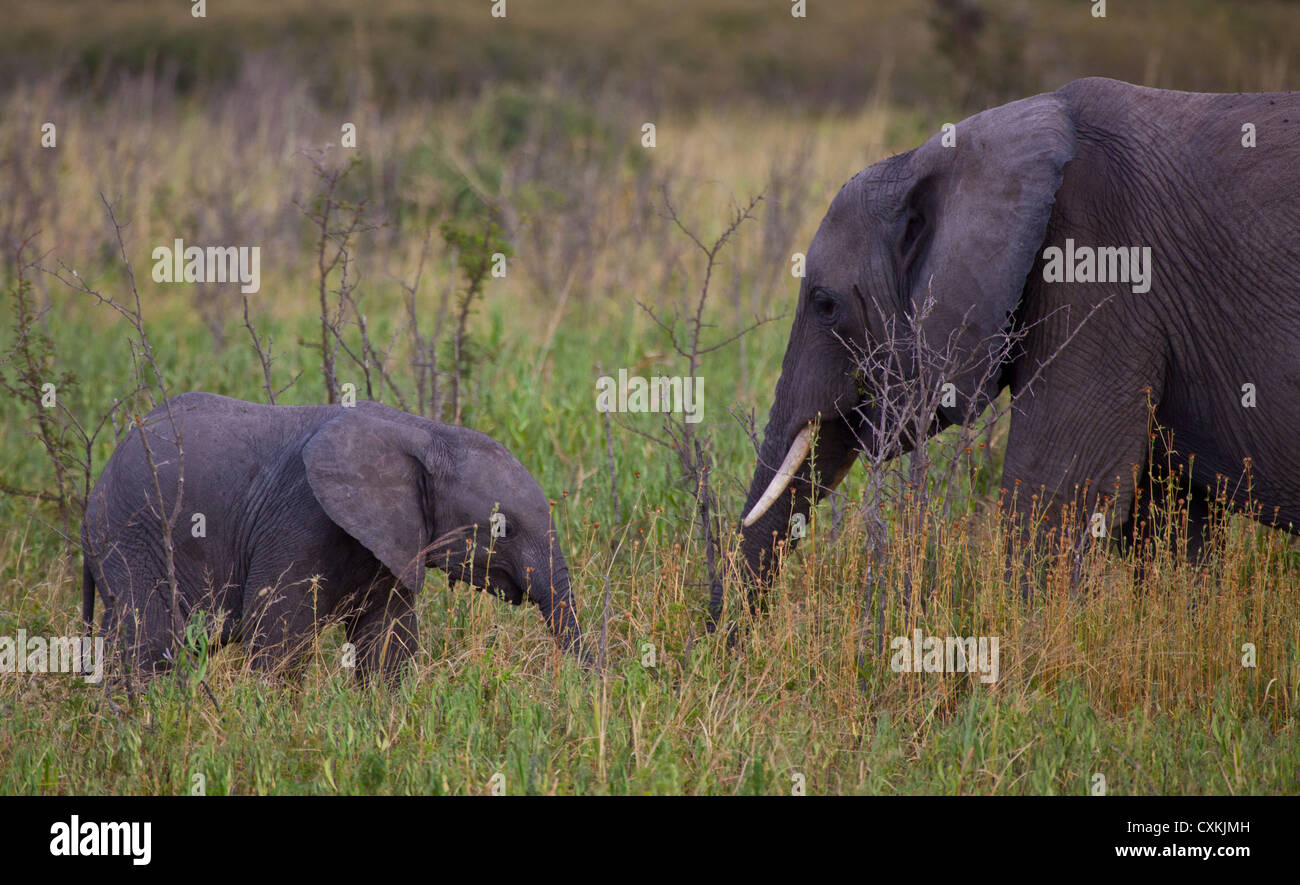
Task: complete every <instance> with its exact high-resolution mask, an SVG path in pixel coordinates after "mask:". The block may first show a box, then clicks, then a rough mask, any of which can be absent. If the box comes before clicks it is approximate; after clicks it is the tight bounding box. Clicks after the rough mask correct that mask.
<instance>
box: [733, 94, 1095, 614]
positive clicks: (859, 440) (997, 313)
mask: <svg viewBox="0 0 1300 885" xmlns="http://www.w3.org/2000/svg"><path fill="white" fill-rule="evenodd" d="M954 139H955V143H954ZM1073 155H1074V127H1073V124H1072V122H1071V120H1070V117H1069V114H1068V111H1067V108H1066V106H1065V104H1064V102H1063V101H1062V100H1061V99H1060V98H1058V97H1056V96H1054V95H1040V96H1036V97H1034V98H1030V99H1025V100H1024V101H1018V102H1014V103H1012V104H1009V105H1005V106H1003V107H1000V108H996V109H994V110H990V111H985V112H984V113H981V114H977V115H976V116H974V117H971V118H969V119H967V120H965V121H963V122H962V123H960V124H959V125H958V126H957V127H956V129H955V131H949V132H947V133H941V134H939V135H936V136H935V137H934V138H931V139H930V140H929V141H928V142H926V143H925V144H924V145H922V146H921V147H919V148H917V149H916V150H913V151H911V152H909V153H906V154H902V155H899V156H895V157H891V158H890V159H888V160H885V161H883V162H881V163H877V164H876V165H874V166H871V167H870V168H868V169H866V170H864V171H862V172H860V173H859V174H857V175H856V176H854V177H853V178H852V179H851V180H850V181H849V182H848V183H847V184H845V185H844V186H843V187H842V188H841V189H840V191H839V193H838V194H837V195H836V197H835V199H834V200H833V201H832V202H831V206H830V209H829V210H828V211H827V213H826V217H825V218H824V219H823V220H822V223H821V226H820V228H819V229H818V231H817V234H816V236H815V237H814V238H813V242H812V245H811V247H810V248H809V250H808V257H807V267H806V273H805V276H804V279H803V282H802V284H801V286H800V290H799V303H798V307H797V309H796V311H795V317H794V326H793V328H792V329H791V331H790V342H789V344H788V345H787V348H786V352H785V360H784V362H783V363H782V366H781V377H780V380H779V381H778V382H777V385H776V393H775V395H774V397H773V401H772V408H771V412H770V415H769V419H768V424H767V429H766V431H765V435H764V439H763V443H762V446H761V448H760V452H759V457H758V464H757V466H756V468H755V470H754V476H753V479H752V481H751V483H750V489H749V496H748V499H747V501H746V504H745V511H744V513H745V515H744V518H743V524H742V532H743V543H742V551H743V554H744V558H745V562H746V565H747V567H748V570H749V572H750V575H749V578H750V579H751V581H753V582H754V583H751V588H752V589H754V590H756V589H757V588H758V587H759V586H761V584H762V582H764V581H766V580H767V579H768V578H770V576H771V575H772V569H773V565H774V563H773V556H772V554H773V550H774V547H775V545H776V543H778V542H779V541H781V540H782V539H784V538H785V537H786V536H787V533H788V528H789V525H790V522H791V519H792V517H793V515H794V514H796V513H798V514H803V515H804V516H806V515H807V512H808V508H809V507H810V506H811V503H812V502H813V501H815V500H816V499H817V498H818V497H820V495H821V494H824V493H825V492H828V491H830V490H831V489H833V488H834V487H835V486H836V484H838V483H839V482H840V480H842V479H843V477H844V475H845V474H846V473H848V471H849V469H850V468H851V467H852V466H853V462H854V460H855V459H856V457H857V455H858V453H859V452H862V451H864V450H865V451H869V452H872V453H874V454H882V453H883V454H884V455H885V456H893V455H897V454H901V453H902V452H904V451H906V450H907V449H908V448H909V447H910V446H911V445H912V444H914V443H915V442H916V441H917V440H919V439H924V438H925V436H927V435H928V434H929V433H933V432H935V431H936V430H938V429H940V428H941V427H942V426H944V425H945V424H947V423H950V422H954V421H961V420H964V419H965V418H967V417H968V416H971V415H972V414H978V412H979V411H980V410H981V409H982V407H983V406H984V404H986V403H987V402H988V401H989V400H990V399H992V398H995V397H996V395H997V391H998V389H999V387H1000V386H1001V381H1000V374H1001V373H1000V368H1001V363H1002V362H1003V361H1004V359H1005V353H1006V350H1005V343H1006V340H1007V334H1006V333H1007V330H1008V328H1009V325H1010V322H1011V320H1010V317H1011V316H1012V315H1013V314H1014V312H1015V310H1016V308H1017V306H1018V304H1019V303H1020V300H1021V294H1022V292H1023V290H1024V289H1025V281H1026V277H1027V276H1028V274H1029V271H1030V269H1031V268H1032V266H1033V264H1034V260H1035V256H1036V255H1037V253H1038V250H1039V248H1040V246H1041V244H1042V243H1043V240H1044V236H1045V233H1046V228H1047V224H1048V220H1049V217H1050V215H1051V212H1052V204H1053V201H1054V199H1055V196H1056V193H1057V189H1058V188H1059V187H1060V184H1061V180H1062V175H1063V169H1064V166H1065V164H1066V162H1067V161H1068V160H1069V159H1070V158H1071V157H1072V156H1073ZM949 383H950V384H951V385H953V386H952V387H951V388H946V390H947V391H948V392H949V394H950V396H949V403H948V404H947V405H945V406H942V407H939V408H937V410H936V409H935V406H938V403H937V402H934V401H931V402H933V405H932V406H931V407H930V411H929V414H928V415H925V416H922V417H921V418H920V419H919V420H918V421H917V422H916V426H917V427H918V428H919V432H910V431H909V430H908V429H906V428H891V427H889V423H890V420H891V415H890V408H891V405H897V402H896V400H895V397H896V396H897V395H898V394H899V393H900V391H903V390H905V389H906V387H907V385H909V384H910V385H911V387H912V388H913V389H917V388H920V389H925V390H930V389H934V388H940V387H942V385H944V384H949ZM951 394H955V396H952V395H951ZM954 401H955V404H954ZM882 429H883V430H884V431H885V433H884V434H882V432H881V431H882ZM814 434H816V440H815V441H814V440H813V436H814ZM882 437H883V438H882ZM810 452H811V454H810ZM814 477H816V479H817V483H816V485H815V487H814V483H813V478H814ZM755 599H756V596H754V595H751V604H752V603H753V601H754V600H755ZM720 602H721V600H719V599H716V598H715V599H714V600H713V604H714V609H715V611H716V608H717V606H718V605H719V604H720Z"/></svg>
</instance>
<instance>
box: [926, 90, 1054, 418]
mask: <svg viewBox="0 0 1300 885" xmlns="http://www.w3.org/2000/svg"><path fill="white" fill-rule="evenodd" d="M954 140H955V141H954ZM1074 150H1075V140H1074V124H1073V122H1072V121H1071V119H1070V116H1069V112H1068V109H1067V107H1066V104H1065V102H1064V100H1063V99H1061V98H1060V97H1058V96H1055V95H1051V94H1047V95H1038V96H1034V97H1033V98H1026V99H1024V100H1022V101H1016V102H1012V103H1011V104H1008V105H1004V106H1002V107H998V108H993V109H992V110H988V111H984V112H982V113H979V114H976V115H975V116H973V117H970V118H969V119H967V120H964V121H962V122H961V123H959V124H957V127H956V130H955V131H949V132H947V133H940V134H939V135H936V136H935V137H933V138H931V139H930V140H929V141H928V142H926V143H925V144H924V145H922V146H921V147H919V148H917V150H916V151H915V152H914V153H913V155H912V156H911V158H910V162H911V163H912V164H913V165H912V169H913V180H914V181H915V184H914V185H913V187H912V188H911V191H910V193H909V194H908V197H907V207H906V212H905V219H904V220H903V222H902V228H903V238H904V242H903V246H902V253H901V254H902V255H903V260H904V261H905V262H906V266H905V267H904V268H903V272H904V274H905V276H904V279H905V280H906V285H907V286H909V287H910V294H911V305H910V307H911V310H912V311H913V312H914V315H915V316H917V317H920V318H921V322H920V328H921V329H922V330H923V332H924V334H925V339H926V347H927V348H928V349H929V350H930V352H931V353H932V354H934V353H939V354H942V355H943V357H942V360H941V361H942V362H943V363H946V366H945V367H944V368H943V369H940V370H939V371H941V372H942V373H943V374H944V376H945V377H943V378H942V379H941V380H943V381H951V382H952V383H954V384H955V386H956V388H957V391H958V392H959V394H960V395H961V397H962V398H963V400H964V402H962V403H961V404H960V408H958V409H956V410H949V413H948V417H949V418H950V419H951V420H955V421H961V420H963V419H964V418H966V417H967V416H966V414H965V413H966V410H967V407H969V406H973V408H974V411H975V412H978V411H979V410H981V409H982V408H983V407H984V405H985V404H987V402H988V401H989V400H990V399H991V398H993V397H995V396H996V395H997V389H998V385H997V368H996V365H995V364H994V363H995V362H996V360H997V358H998V357H999V356H1000V355H1002V354H1003V353H1004V349H1005V347H1006V343H1007V342H1006V336H1005V334H1004V333H1005V330H1006V329H1007V327H1008V325H1009V319H1008V315H1009V314H1010V313H1011V312H1012V311H1014V310H1015V309H1016V307H1017V305H1018V304H1019V303H1020V296H1021V293H1022V292H1023V291H1024V288H1025V281H1026V278H1027V277H1028V275H1029V272H1030V270H1031V269H1032V268H1033V266H1034V260H1035V258H1036V257H1037V254H1038V251H1039V249H1040V248H1041V247H1042V245H1043V239H1044V237H1045V235H1046V231H1047V223H1048V219H1049V218H1050V217H1051V214H1052V204H1053V202H1054V201H1055V199H1056V192H1057V190H1058V189H1059V188H1060V186H1061V178H1062V176H1063V174H1064V169H1065V164H1066V163H1067V162H1069V160H1070V159H1072V158H1073V157H1074ZM927 302H928V303H927ZM972 417H973V416H972Z"/></svg>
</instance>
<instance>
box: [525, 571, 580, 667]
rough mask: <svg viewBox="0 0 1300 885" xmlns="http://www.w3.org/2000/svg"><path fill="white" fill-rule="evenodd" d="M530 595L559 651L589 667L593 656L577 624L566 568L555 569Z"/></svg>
mask: <svg viewBox="0 0 1300 885" xmlns="http://www.w3.org/2000/svg"><path fill="white" fill-rule="evenodd" d="M530 595H531V596H532V598H533V601H534V602H536V603H537V607H538V608H539V609H541V613H542V620H543V621H545V622H546V626H547V627H548V628H550V631H551V633H552V635H554V636H555V643H556V645H558V646H559V647H560V649H561V650H562V651H566V652H572V653H573V654H575V655H577V657H578V659H579V660H580V661H581V662H582V664H583V666H584V667H590V666H591V665H592V658H591V655H590V653H589V652H588V651H587V650H586V648H585V647H584V645H583V642H582V627H581V626H580V625H579V624H578V613H577V611H576V610H575V609H576V606H575V605H574V599H573V589H572V587H571V585H570V583H569V569H568V567H567V566H561V567H559V568H558V569H556V570H555V572H554V574H553V575H552V577H551V581H550V582H549V584H547V583H545V582H544V583H543V585H542V587H541V588H540V589H539V590H533V591H532V592H531V593H530Z"/></svg>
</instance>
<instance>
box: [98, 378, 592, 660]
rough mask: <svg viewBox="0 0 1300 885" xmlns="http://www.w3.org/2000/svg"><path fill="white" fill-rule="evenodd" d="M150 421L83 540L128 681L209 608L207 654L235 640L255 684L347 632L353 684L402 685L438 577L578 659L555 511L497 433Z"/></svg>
mask: <svg viewBox="0 0 1300 885" xmlns="http://www.w3.org/2000/svg"><path fill="white" fill-rule="evenodd" d="M142 425H143V427H144V430H143V431H142V430H141V428H140V427H137V428H135V429H133V430H132V431H131V433H130V434H129V435H128V436H127V437H126V439H125V440H123V442H122V443H121V444H120V445H119V446H118V448H117V450H116V451H115V452H114V453H113V456H112V457H111V458H110V459H109V461H108V464H107V465H106V466H105V467H104V472H103V475H102V476H100V478H99V482H98V483H97V484H96V486H95V489H94V491H93V492H92V493H91V496H90V501H89V505H88V507H87V510H86V517H85V522H84V523H83V525H82V531H81V540H82V549H83V551H84V552H85V566H84V587H83V592H82V614H83V617H84V618H85V620H86V623H87V625H88V626H90V625H91V623H92V619H93V617H94V606H95V593H96V591H98V593H99V595H100V598H101V599H102V600H103V601H104V605H105V608H106V611H105V613H104V618H103V623H102V626H101V629H102V631H103V633H104V634H105V635H106V636H108V637H110V639H114V638H116V639H120V643H121V645H120V649H121V652H122V654H123V655H124V656H125V658H126V662H127V663H128V664H130V665H133V666H134V668H136V669H138V670H140V671H142V672H144V673H149V672H152V671H154V670H157V669H160V668H162V667H165V666H166V663H167V660H168V651H169V649H170V648H171V647H172V645H173V639H174V636H175V632H174V631H175V630H176V629H177V628H178V627H179V626H181V625H184V624H186V623H188V622H189V620H190V617H191V614H192V612H194V611H196V610H202V611H204V612H206V613H207V618H208V619H209V626H210V632H211V634H212V637H211V638H212V640H213V641H214V642H215V643H220V642H228V641H240V642H242V643H243V644H244V646H245V648H246V649H247V651H248V657H249V660H250V662H251V663H252V665H253V666H254V667H257V668H259V669H263V670H271V669H275V668H277V667H280V666H282V665H284V664H286V663H290V662H293V661H295V660H297V659H299V658H300V655H301V653H302V651H303V650H304V649H305V647H306V646H307V644H308V642H309V640H310V639H311V638H312V637H313V635H314V634H315V632H316V630H317V629H318V628H319V627H320V625H321V624H322V622H325V621H332V620H341V621H342V623H343V624H344V626H345V628H346V631H347V639H348V641H349V642H350V643H352V644H353V645H354V646H355V649H356V670H357V674H358V675H359V676H360V677H361V678H362V679H366V678H367V677H369V676H371V675H372V674H375V673H378V672H383V673H384V674H385V675H387V676H389V677H392V676H394V675H395V674H396V673H397V670H398V668H399V666H400V665H401V664H402V663H403V662H405V661H406V660H408V659H409V658H410V657H411V655H412V653H413V652H414V650H415V648H416V643H417V626H416V619H415V609H414V602H415V594H416V593H417V592H419V590H420V588H421V587H422V586H423V583H424V571H425V568H426V567H430V566H437V567H439V568H443V569H445V570H446V571H447V573H448V575H450V576H451V577H452V578H453V579H454V580H463V581H467V582H469V583H470V584H472V585H473V586H475V587H478V588H480V589H483V588H486V589H488V590H490V591H491V592H493V593H495V594H497V595H499V596H501V597H503V598H505V599H506V600H507V601H508V602H510V603H511V604H513V605H518V604H519V603H520V602H522V601H523V598H524V596H525V594H526V595H527V596H528V598H529V599H531V600H532V601H533V602H535V603H537V605H538V607H539V608H540V609H541V613H542V617H543V618H544V619H545V621H546V623H547V624H548V626H549V627H550V629H551V631H552V632H553V633H554V635H555V638H556V641H557V642H558V643H559V645H560V646H561V647H562V648H564V649H566V650H569V651H573V652H575V653H577V654H579V655H580V656H582V657H583V659H584V661H585V660H586V657H585V653H584V652H583V649H582V637H581V631H580V629H579V626H578V619H577V617H576V613H575V612H574V600H573V594H572V591H571V588H570V585H569V572H568V567H567V566H566V564H565V559H564V554H563V553H562V552H561V550H560V545H559V543H558V541H557V540H556V536H555V531H554V527H553V525H552V523H551V515H550V508H549V505H548V501H547V499H546V497H545V496H544V495H543V494H542V490H541V488H539V487H538V485H537V482H536V481H535V480H534V479H533V477H532V475H531V474H529V472H528V471H527V470H526V469H525V468H524V467H523V465H522V464H520V463H519V461H517V460H516V459H515V458H514V456H512V455H511V454H510V452H509V451H507V450H506V448H505V447H504V446H502V445H501V444H500V443H498V442H496V441H495V440H493V439H491V438H490V437H488V436H485V435H484V434H482V433H478V432H476V431H473V430H469V429H467V428H464V427H454V426H449V425H445V424H439V423H436V422H434V421H430V420H427V419H425V418H419V417H416V416H414V415H409V414H406V413H405V412H401V411H398V410H396V409H392V408H389V407H387V406H383V405H380V404H378V403H373V402H362V403H358V404H357V405H356V406H355V407H344V406H341V405H323V406H268V405H260V404H256V403H248V402H243V401H241V400H236V399H229V398H227V397H223V396H216V395H213V394H209V393H187V394H184V395H181V396H177V397H174V398H172V399H170V400H168V401H167V402H165V403H163V404H162V405H160V406H158V407H157V408H156V409H154V410H153V412H151V413H150V414H149V416H148V417H147V418H146V419H145V420H144V421H143V422H142ZM160 495H161V498H162V506H161V507H160V506H159V496H160ZM178 499H179V500H178ZM164 519H172V520H173V528H172V532H171V542H170V543H171V545H172V549H173V554H172V561H173V563H174V573H175V585H176V590H177V605H176V608H177V611H175V612H173V610H172V609H173V605H172V596H173V593H172V589H171V588H172V583H171V579H170V577H169V575H168V570H167V558H168V557H167V551H166V546H167V544H166V538H165V533H164V531H163V520H164Z"/></svg>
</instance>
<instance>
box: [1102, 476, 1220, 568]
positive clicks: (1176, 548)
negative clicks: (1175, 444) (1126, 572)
mask: <svg viewBox="0 0 1300 885" xmlns="http://www.w3.org/2000/svg"><path fill="white" fill-rule="evenodd" d="M1147 488H1148V490H1149V494H1148V495H1147V500H1146V502H1145V506H1143V507H1138V508H1136V509H1135V510H1134V513H1133V514H1132V515H1131V516H1130V517H1129V520H1128V522H1127V523H1126V524H1125V526H1124V531H1123V540H1125V541H1126V542H1136V545H1137V553H1138V554H1139V563H1138V570H1139V571H1138V574H1139V577H1140V576H1141V574H1142V571H1141V558H1142V556H1143V555H1144V554H1145V552H1146V548H1147V547H1148V546H1149V545H1151V544H1155V543H1167V544H1168V545H1169V548H1170V550H1171V552H1172V553H1173V554H1174V556H1176V557H1177V556H1182V557H1184V558H1185V559H1186V560H1187V562H1188V563H1190V564H1191V565H1193V566H1198V565H1200V564H1201V563H1202V562H1203V561H1204V559H1205V557H1206V556H1207V555H1208V545H1209V542H1210V518H1211V510H1210V498H1209V493H1208V491H1207V490H1206V489H1204V488H1197V486H1196V484H1195V483H1193V482H1190V481H1189V480H1188V478H1187V477H1185V476H1184V475H1183V473H1182V468H1178V469H1177V470H1176V472H1175V473H1173V474H1170V472H1169V470H1168V469H1167V468H1165V467H1160V468H1157V469H1154V470H1152V471H1151V472H1150V474H1149V475H1148V481H1147Z"/></svg>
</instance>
